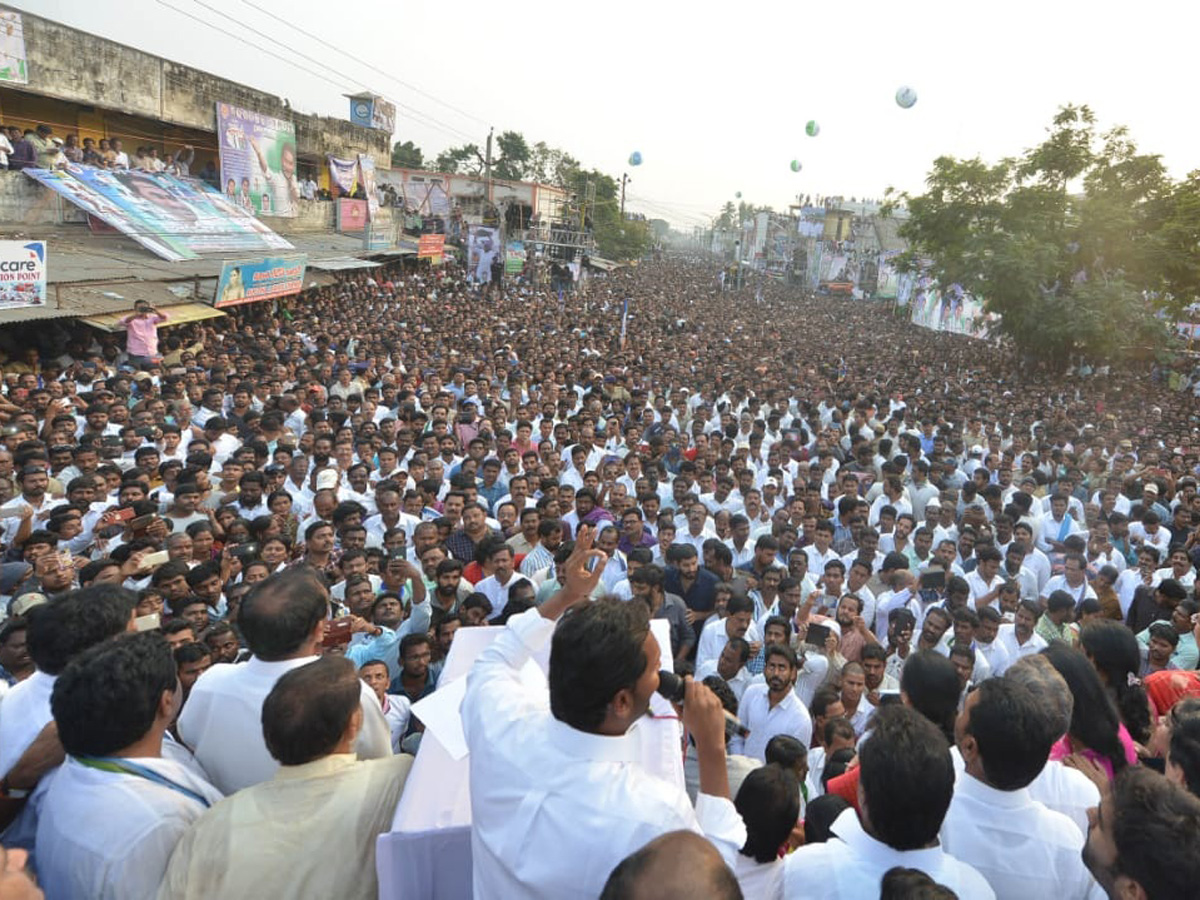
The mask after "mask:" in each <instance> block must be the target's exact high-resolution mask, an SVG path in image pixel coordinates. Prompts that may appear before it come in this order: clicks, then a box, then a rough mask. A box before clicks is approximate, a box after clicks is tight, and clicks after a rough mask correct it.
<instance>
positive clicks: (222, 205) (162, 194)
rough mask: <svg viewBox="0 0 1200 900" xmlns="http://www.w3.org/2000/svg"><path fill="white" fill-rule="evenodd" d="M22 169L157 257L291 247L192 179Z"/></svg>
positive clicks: (83, 168)
mask: <svg viewBox="0 0 1200 900" xmlns="http://www.w3.org/2000/svg"><path fill="white" fill-rule="evenodd" d="M23 171H24V172H25V174H26V175H28V176H29V177H30V178H32V179H34V180H35V181H37V182H39V183H40V184H43V185H45V186H46V187H48V188H50V189H51V190H52V191H54V192H56V193H58V194H61V195H62V196H64V197H66V198H67V199H68V200H70V201H71V202H72V203H74V204H75V205H76V206H78V207H80V208H81V209H82V210H84V212H87V213H89V214H91V215H92V216H95V217H96V218H97V219H100V220H101V221H103V222H105V223H107V224H108V225H111V226H112V227H113V228H116V229H117V230H118V231H120V232H121V233H122V234H126V235H128V236H129V237H131V238H132V239H133V240H135V241H137V242H138V243H139V244H141V245H142V246H143V247H145V248H146V249H147V250H150V251H151V252H152V253H155V254H157V255H158V256H161V257H162V258H163V259H168V260H171V261H178V260H182V259H195V258H196V257H197V256H199V255H200V254H201V253H223V252H237V251H247V250H248V251H260V252H261V251H264V250H291V249H292V245H291V244H289V243H288V242H287V241H286V240H284V239H283V238H281V237H280V236H279V235H277V234H276V233H275V232H273V231H272V230H271V229H270V228H269V227H268V226H267V225H264V224H263V223H262V222H260V221H258V220H257V219H255V218H254V216H253V215H252V214H250V213H248V212H246V210H244V209H241V208H239V207H238V206H235V205H234V204H232V203H230V202H229V201H228V200H227V199H226V197H225V196H224V195H222V194H220V193H218V192H216V191H214V190H212V189H210V188H208V187H207V186H206V185H205V184H204V183H203V182H201V181H197V180H195V179H192V178H177V177H175V176H173V175H167V174H164V173H158V174H154V173H150V172H139V171H134V170H128V171H110V170H108V169H97V168H93V167H92V166H76V165H70V164H68V165H66V166H64V167H62V168H59V169H25V170H23Z"/></svg>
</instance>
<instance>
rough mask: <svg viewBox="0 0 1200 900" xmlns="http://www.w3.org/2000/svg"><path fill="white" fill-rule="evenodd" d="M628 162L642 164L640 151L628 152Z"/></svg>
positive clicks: (632, 164)
mask: <svg viewBox="0 0 1200 900" xmlns="http://www.w3.org/2000/svg"><path fill="white" fill-rule="evenodd" d="M629 164H630V165H631V166H640V165H641V164H642V153H641V151H640V150H634V151H633V152H632V153H630V154H629Z"/></svg>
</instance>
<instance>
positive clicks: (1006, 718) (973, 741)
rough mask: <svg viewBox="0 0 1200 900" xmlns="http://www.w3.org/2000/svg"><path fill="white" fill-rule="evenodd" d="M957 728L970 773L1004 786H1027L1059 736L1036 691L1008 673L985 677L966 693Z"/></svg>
mask: <svg viewBox="0 0 1200 900" xmlns="http://www.w3.org/2000/svg"><path fill="white" fill-rule="evenodd" d="M955 731H956V734H955V740H956V743H957V744H958V747H959V752H961V753H962V756H963V761H964V762H965V763H966V767H967V772H968V774H970V775H972V776H974V777H976V778H979V779H980V780H981V781H983V782H985V783H986V784H988V785H990V786H991V787H993V788H995V789H996V790H999V791H1016V790H1019V789H1021V788H1023V787H1028V786H1029V784H1030V782H1032V781H1033V779H1035V778H1037V776H1038V775H1039V774H1040V773H1041V771H1042V769H1043V768H1044V767H1045V765H1046V760H1047V758H1048V757H1049V755H1050V748H1051V746H1053V744H1054V742H1055V741H1056V740H1057V739H1058V737H1059V735H1058V734H1055V733H1054V729H1053V727H1052V725H1051V723H1050V722H1049V721H1048V720H1047V717H1046V716H1045V715H1044V714H1043V712H1042V710H1041V708H1040V707H1039V704H1038V702H1037V699H1036V698H1035V697H1034V696H1033V693H1032V691H1030V690H1029V688H1027V687H1026V686H1025V685H1023V684H1021V683H1020V682H1019V681H1017V680H1014V679H1009V678H989V679H987V680H986V681H984V682H982V683H981V684H980V685H979V687H977V688H976V689H975V690H974V691H973V692H972V693H971V694H970V695H969V696H968V697H967V701H966V706H965V708H964V710H963V713H962V715H961V716H959V718H958V723H957V725H956V728H955Z"/></svg>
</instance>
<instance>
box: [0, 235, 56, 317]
mask: <svg viewBox="0 0 1200 900" xmlns="http://www.w3.org/2000/svg"><path fill="white" fill-rule="evenodd" d="M45 305H46V242H45V241H0V309H16V308H17V307H19V306H45Z"/></svg>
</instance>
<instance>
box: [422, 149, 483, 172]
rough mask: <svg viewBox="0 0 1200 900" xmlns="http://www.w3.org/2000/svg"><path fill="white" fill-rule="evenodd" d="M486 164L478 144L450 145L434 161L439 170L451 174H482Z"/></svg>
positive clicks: (434, 165)
mask: <svg viewBox="0 0 1200 900" xmlns="http://www.w3.org/2000/svg"><path fill="white" fill-rule="evenodd" d="M484 165H485V159H484V155H483V154H482V153H481V152H480V151H479V145H478V144H463V145H462V146H461V147H450V148H449V149H447V150H443V151H442V152H441V153H439V154H438V155H437V159H435V160H434V161H433V167H434V168H435V169H436V170H437V171H439V172H446V173H447V174H450V175H482V174H483V169H484Z"/></svg>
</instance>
